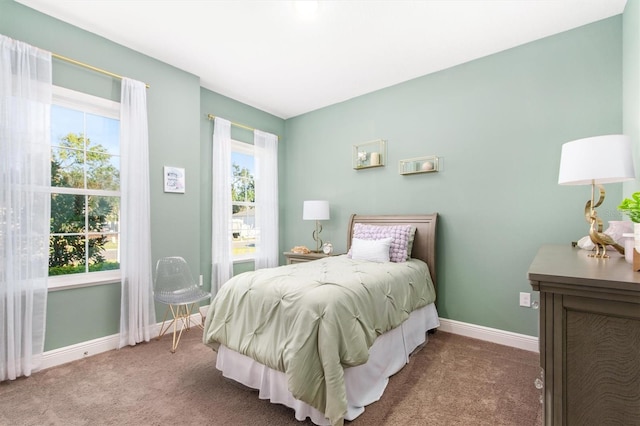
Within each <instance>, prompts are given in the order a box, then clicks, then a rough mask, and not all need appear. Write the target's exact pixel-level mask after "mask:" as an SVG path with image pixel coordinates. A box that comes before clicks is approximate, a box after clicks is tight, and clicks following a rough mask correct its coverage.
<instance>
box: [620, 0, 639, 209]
mask: <svg viewBox="0 0 640 426" xmlns="http://www.w3.org/2000/svg"><path fill="white" fill-rule="evenodd" d="M622 47H623V54H622V87H623V90H622V93H623V95H622V100H623V119H622V127H623V131H624V134H625V135H629V136H630V137H631V141H632V143H633V150H634V156H633V158H634V160H635V161H634V165H635V169H636V176H638V172H640V161H638V159H639V158H640V157H639V155H640V2H639V1H638V0H628V1H627V5H626V6H625V8H624V15H623V17H622ZM636 191H640V183H639V181H638V180H637V179H636V180H635V181H631V182H625V183H624V195H625V197H626V196H629V195H631V193H633V192H636Z"/></svg>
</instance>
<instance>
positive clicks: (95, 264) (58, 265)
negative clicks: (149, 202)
mask: <svg viewBox="0 0 640 426" xmlns="http://www.w3.org/2000/svg"><path fill="white" fill-rule="evenodd" d="M119 115H120V104H119V103H117V102H113V101H110V100H106V99H102V98H97V97H94V96H90V95H87V94H84V93H79V92H75V91H71V90H67V89H63V88H59V87H56V88H55V90H54V97H53V105H52V108H51V229H50V235H51V236H50V247H49V276H50V279H49V282H50V284H49V287H50V288H51V287H67V286H72V285H78V284H93V283H97V282H100V281H113V280H114V278H116V277H118V276H119V273H118V274H115V273H114V272H115V271H116V270H118V269H119V268H120V263H119V260H120V256H119V252H120V250H119V247H120V244H119V242H120V234H119V211H120V121H119ZM105 271H111V273H109V272H105ZM116 279H117V278H116Z"/></svg>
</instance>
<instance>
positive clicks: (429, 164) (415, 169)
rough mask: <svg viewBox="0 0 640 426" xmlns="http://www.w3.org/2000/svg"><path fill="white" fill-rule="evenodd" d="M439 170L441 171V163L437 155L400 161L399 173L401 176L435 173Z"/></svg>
mask: <svg viewBox="0 0 640 426" xmlns="http://www.w3.org/2000/svg"><path fill="white" fill-rule="evenodd" d="M439 170H440V161H439V158H438V157H436V156H435V155H429V156H426V157H416V158H409V159H406V160H400V164H399V171H400V174H401V175H414V174H418V173H433V172H437V171H439Z"/></svg>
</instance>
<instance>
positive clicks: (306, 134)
mask: <svg viewBox="0 0 640 426" xmlns="http://www.w3.org/2000/svg"><path fill="white" fill-rule="evenodd" d="M636 1H637V0H630V2H629V4H628V5H627V9H631V10H632V12H633V14H634V15H633V16H631V17H629V18H628V17H627V12H625V17H624V26H625V27H624V28H625V29H624V40H625V50H624V58H625V61H626V62H625V66H624V72H625V112H626V110H627V102H632V103H633V102H635V103H638V97H637V96H636V95H632V96H631V97H630V100H629V101H628V100H627V93H626V87H627V86H626V85H627V77H626V76H627V75H628V73H629V72H635V71H634V70H636V69H637V67H638V65H637V62H638V61H637V59H633V61H632V64H631V65H629V64H628V61H629V60H628V58H631V56H629V55H628V49H629V47H628V46H627V44H626V43H627V40H628V38H629V37H628V34H629V32H634V31H635V32H637V28H638V18H637V14H638V9H637V3H636ZM628 21H630V25H629V28H628V27H627V22H628ZM622 27H623V19H622V17H620V16H618V17H614V18H611V19H607V20H604V21H601V22H598V23H595V24H592V25H588V26H585V27H582V28H579V29H576V30H573V31H570V32H566V33H563V34H560V35H557V36H553V37H549V38H547V39H544V40H540V41H537V42H534V43H530V44H528V45H525V46H521V47H518V48H515V49H511V50H507V51H504V52H501V53H499V54H495V55H492V56H489V57H486V58H482V59H479V60H476V61H473V62H470V63H467V64H463V65H460V66H457V67H454V68H451V69H448V70H444V71H442V72H438V73H435V74H431V75H428V76H424V77H422V78H419V79H415V80H412V81H409V82H407V83H403V84H400V85H397V86H393V87H390V88H387V89H384V90H380V91H377V92H375V93H371V94H368V95H365V96H361V97H358V98H355V99H352V100H349V101H347V102H343V103H340V104H336V105H333V106H330V107H327V108H324V109H321V110H318V111H315V112H311V113H308V114H304V115H302V116H299V117H295V118H292V119H289V120H286V121H285V120H282V119H280V118H278V117H274V116H272V115H270V114H268V113H265V112H263V111H260V110H257V109H255V108H252V107H249V106H247V105H244V104H242V103H240V102H237V101H234V100H232V99H229V98H226V97H224V96H221V95H219V94H217V93H214V92H211V91H209V90H206V89H203V88H201V87H200V82H199V78H198V77H197V76H194V75H192V74H189V73H187V72H184V71H182V70H179V69H177V68H175V67H172V66H169V65H167V64H164V63H162V62H159V61H157V60H154V59H152V58H149V57H147V56H145V55H142V54H140V53H138V52H135V51H132V50H130V49H127V48H124V47H122V46H120V45H117V44H115V43H112V42H110V41H108V40H105V39H103V38H101V37H98V36H96V35H94V34H91V33H89V32H86V31H83V30H80V29H78V28H76V27H73V26H70V25H68V24H65V23H62V22H60V21H58V20H56V19H54V18H51V17H48V16H46V15H43V14H40V13H39V12H36V11H33V10H31V9H29V8H27V7H25V6H22V5H20V4H17V3H14V2H13V1H7V0H0V33H1V34H4V35H7V36H9V37H13V38H15V39H18V40H22V41H25V42H27V43H30V44H33V45H35V46H38V47H41V48H43V49H47V50H51V51H52V52H55V53H59V54H61V55H65V56H69V57H72V58H74V59H77V60H80V61H83V62H86V63H89V64H92V65H94V66H97V67H100V68H104V69H106V70H109V71H112V72H115V73H117V74H121V75H125V76H128V77H131V78H135V79H138V80H141V81H144V82H146V83H148V84H149V85H150V86H151V87H150V89H149V90H148V110H149V136H150V157H151V158H150V161H151V165H150V166H151V167H150V168H151V192H152V194H151V210H152V218H151V219H152V245H153V259H154V261H155V260H156V259H158V258H159V257H162V256H167V255H182V256H184V257H185V258H186V259H187V261H188V262H189V265H190V267H191V269H192V271H193V272H194V275H198V274H202V275H204V282H205V286H207V287H208V286H209V282H210V275H211V261H210V259H211V238H210V234H211V223H210V222H211V164H212V161H211V138H212V133H213V123H212V122H211V121H209V120H208V119H207V118H206V114H207V113H211V114H215V115H220V116H222V117H224V118H227V119H229V120H231V121H234V122H239V123H244V124H247V125H249V126H252V127H256V128H259V129H261V130H265V131H268V132H272V133H276V134H278V135H280V136H281V138H280V154H279V161H280V223H281V227H280V228H281V229H280V234H281V238H280V248H281V251H284V250H286V249H287V248H290V247H292V246H294V245H299V244H305V245H307V246H313V244H314V243H313V241H312V239H311V231H312V228H313V224H311V223H309V222H303V221H302V219H301V218H302V201H303V200H306V199H313V198H326V199H328V200H329V201H330V202H331V215H332V218H331V220H330V221H327V222H324V223H323V226H324V231H323V233H322V236H323V239H324V240H328V241H331V242H332V243H333V244H334V247H335V248H336V250H337V251H342V250H344V249H345V245H346V226H347V220H348V217H349V214H351V213H354V212H355V213H362V214H367V213H371V214H382V213H420V212H425V213H429V212H432V211H437V212H439V213H440V214H441V217H440V226H439V229H438V231H439V241H438V256H439V257H438V268H439V269H438V287H439V299H438V306H439V311H440V314H441V315H442V316H443V317H445V318H450V319H455V320H459V321H464V322H469V323H473V324H479V325H485V326H489V327H495V328H498V329H503V330H510V331H515V332H519V333H524V334H529V335H537V334H538V332H537V325H536V324H537V311H534V310H530V309H525V308H519V307H518V306H517V305H518V293H519V292H520V291H531V288H530V286H529V283H528V281H527V279H526V271H527V268H528V266H529V263H530V261H531V259H532V258H533V256H534V255H535V252H536V251H537V249H538V247H539V246H540V245H541V244H545V243H560V244H568V243H569V242H570V241H574V240H577V239H578V238H580V237H581V236H583V235H586V223H585V222H584V221H583V219H582V210H583V207H584V203H585V201H586V199H587V198H588V197H589V191H588V188H587V187H561V186H558V185H557V183H556V182H557V170H558V164H559V158H560V146H561V144H562V143H564V142H566V141H569V140H573V139H576V138H580V137H587V136H593V135H597V134H605V133H617V132H621V131H622V117H623V111H622V103H623V96H622V74H623V69H622V68H623V67H622V62H623V48H622V45H623V44H622V39H623V35H622V33H623V31H622ZM634 37H635V36H634ZM634 40H636V41H634V43H635V47H632V49H635V50H637V49H638V42H637V37H635V38H634ZM381 60H384V58H381ZM636 74H637V72H636ZM634 78H636V79H637V76H636V77H634ZM54 82H55V83H56V84H58V85H61V86H64V87H69V88H71V89H75V90H80V91H84V92H87V93H90V94H94V95H97V96H102V97H107V98H111V99H115V100H117V99H119V94H120V84H119V81H117V80H114V79H112V78H109V77H105V76H102V75H100V74H96V73H93V72H90V71H87V70H84V69H82V68H78V67H76V66H73V65H69V64H67V63H64V62H60V61H54ZM634 84H635V83H634ZM636 116H637V114H635V115H634V116H633V118H632V119H633V120H635V121H634V122H633V123H635V124H634V125H636V126H637V123H638V121H637V118H635V117H636ZM626 117H627V115H625V129H626V126H627V120H626ZM232 136H233V137H234V138H236V139H238V140H241V141H244V142H251V141H252V139H253V138H252V134H251V132H247V131H245V130H241V129H237V128H232ZM377 138H384V139H387V140H388V154H389V158H388V159H387V166H386V167H384V168H377V169H370V170H360V171H355V170H352V169H351V149H352V145H353V144H357V143H361V142H365V141H369V140H372V139H377ZM636 140H637V138H636ZM432 154H433V155H438V156H440V157H441V158H442V160H443V168H442V171H440V172H439V173H434V174H425V175H413V176H401V175H399V174H398V170H397V163H398V161H399V160H400V159H405V158H411V157H416V156H422V155H432ZM164 165H168V166H176V167H184V168H185V169H186V174H187V191H186V193H185V194H183V195H181V194H165V193H164V192H163V191H162V179H161V171H162V166H164ZM621 194H622V185H608V186H607V196H608V199H607V202H605V206H603V207H601V208H600V209H599V211H600V213H601V216H603V218H604V219H605V220H614V219H618V218H619V215H618V214H617V212H616V211H615V205H617V202H618V201H619V199H620V198H621ZM252 268H253V265H252V264H251V263H242V264H237V265H236V266H235V268H234V270H235V272H236V273H239V272H242V271H245V270H250V269H252ZM119 305H120V288H119V284H117V283H116V284H109V285H102V286H95V287H88V288H80V289H73V290H64V291H56V292H51V293H50V294H49V302H48V311H47V335H46V342H45V350H51V349H56V348H60V347H64V346H68V345H71V344H74V343H79V342H83V341H87V340H91V339H95V338H99V337H103V336H107V335H111V334H114V333H117V332H118V322H119V311H120V306H119ZM157 313H158V315H161V314H162V313H163V308H162V307H161V306H158V307H157Z"/></svg>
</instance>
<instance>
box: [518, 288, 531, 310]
mask: <svg viewBox="0 0 640 426" xmlns="http://www.w3.org/2000/svg"><path fill="white" fill-rule="evenodd" d="M520 306H524V307H525V308H530V307H531V293H527V292H520Z"/></svg>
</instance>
